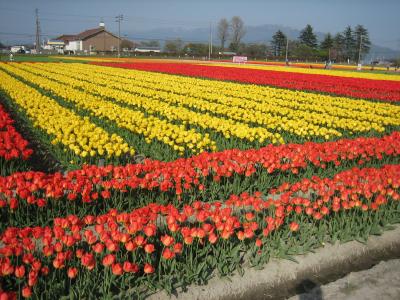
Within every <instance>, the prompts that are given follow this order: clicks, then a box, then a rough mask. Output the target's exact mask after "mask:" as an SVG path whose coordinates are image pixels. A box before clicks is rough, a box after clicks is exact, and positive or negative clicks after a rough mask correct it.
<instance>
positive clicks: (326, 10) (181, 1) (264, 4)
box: [0, 0, 400, 50]
mask: <svg viewBox="0 0 400 300" xmlns="http://www.w3.org/2000/svg"><path fill="white" fill-rule="evenodd" d="M35 8H38V10H39V17H40V24H41V31H42V33H43V35H44V36H46V37H50V38H52V37H56V36H58V35H60V34H63V33H78V32H81V31H83V30H84V29H87V28H94V27H97V25H98V23H99V21H100V20H101V19H103V20H104V22H105V24H106V28H107V29H108V30H110V31H112V32H116V31H117V23H116V22H115V16H117V15H119V14H123V16H124V20H123V21H122V24H121V28H122V29H121V30H122V33H123V32H124V30H125V31H129V32H139V31H146V30H150V29H155V28H173V27H180V28H188V29H192V28H201V27H208V26H209V23H210V22H213V24H216V23H217V22H218V20H219V19H221V18H223V17H225V18H227V19H230V18H231V17H232V16H235V15H238V16H241V17H242V19H243V21H244V23H245V25H249V26H257V25H264V24H276V25H283V26H288V27H292V28H294V29H302V28H304V27H305V25H306V24H311V25H312V26H313V28H314V30H315V31H318V32H331V33H336V32H339V31H343V29H344V28H345V27H346V26H347V25H351V26H352V27H354V26H355V25H357V24H362V25H364V26H365V27H366V28H367V29H368V30H369V33H370V39H371V41H372V42H373V43H375V44H377V45H380V46H385V47H391V48H392V49H397V50H400V0H380V1H376V0H335V1H332V0H331V1H329V0H264V1H263V0H247V1H244V0H198V1H194V0H140V1H137V0H11V1H10V0H0V41H1V42H3V43H5V42H13V41H17V40H21V41H22V40H25V41H33V40H34V33H35V13H34V11H35Z"/></svg>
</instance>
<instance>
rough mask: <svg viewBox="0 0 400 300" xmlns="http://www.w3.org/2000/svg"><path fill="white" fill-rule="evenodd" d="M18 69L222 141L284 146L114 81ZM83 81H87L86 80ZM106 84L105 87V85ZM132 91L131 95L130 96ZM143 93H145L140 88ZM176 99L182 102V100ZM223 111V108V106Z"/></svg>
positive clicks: (261, 132)
mask: <svg viewBox="0 0 400 300" xmlns="http://www.w3.org/2000/svg"><path fill="white" fill-rule="evenodd" d="M22 68H24V69H26V70H28V71H30V72H33V73H36V74H38V75H41V76H45V77H47V78H49V79H54V80H57V81H58V82H61V83H63V84H68V85H70V86H73V87H77V88H81V89H84V90H85V92H88V93H91V94H94V95H96V94H97V95H100V96H102V97H103V98H106V99H107V98H111V99H115V100H116V101H118V102H122V103H125V104H129V105H133V106H135V107H140V108H142V109H145V110H146V111H147V112H148V113H157V114H158V115H161V116H163V117H165V118H167V119H168V120H171V121H178V122H185V123H188V124H191V125H194V126H198V127H200V128H203V129H205V130H207V129H211V130H214V131H216V132H220V133H221V134H223V136H224V137H225V138H230V137H231V136H234V137H237V138H240V139H243V140H248V141H250V142H253V141H258V142H260V143H265V142H272V143H284V141H283V139H282V137H281V136H280V135H279V134H278V133H275V134H274V133H271V132H269V131H268V130H267V129H265V128H263V127H250V126H249V125H247V124H246V123H239V122H236V121H234V120H231V119H224V118H219V117H216V116H212V115H210V114H209V113H198V112H195V111H193V110H190V109H188V108H185V107H183V106H175V105H171V104H172V101H169V102H167V101H160V100H157V99H156V97H149V96H150V95H149V94H146V95H145V96H146V97H143V96H140V95H138V93H137V91H136V90H135V89H134V87H133V86H127V85H125V86H126V87H127V88H128V89H129V91H130V92H126V91H124V90H123V89H118V88H119V87H120V86H121V85H120V84H118V83H117V82H115V84H114V82H113V81H110V80H107V81H106V82H104V81H103V80H101V79H100V78H97V76H96V75H95V74H93V76H92V78H88V77H87V76H86V75H85V74H80V75H79V74H78V75H72V76H71V75H70V74H71V70H65V71H64V72H62V71H60V69H57V71H54V68H51V66H50V67H48V66H46V64H45V65H42V66H41V67H38V65H35V66H28V65H26V66H23V67H22ZM74 78H75V79H74ZM85 78H86V80H88V81H86V80H85ZM106 83H109V84H108V85H107V84H106ZM132 91H133V92H134V93H132ZM143 92H145V90H144V89H143ZM153 92H154V90H153ZM160 93H161V94H160V97H161V98H163V99H165V98H164V97H163V96H165V94H166V93H165V92H160ZM172 96H173V95H172ZM180 98H181V99H185V98H182V97H180ZM167 99H169V98H167ZM186 100H189V99H186ZM189 101H190V100H189ZM179 104H182V103H179ZM220 106H221V105H220ZM223 109H226V107H224V108H223ZM233 111H235V110H233ZM237 119H238V118H237ZM264 119H265V120H266V121H267V122H269V120H268V119H267V118H266V117H264ZM271 127H275V126H271Z"/></svg>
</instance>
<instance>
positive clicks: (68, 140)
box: [0, 65, 135, 157]
mask: <svg viewBox="0 0 400 300" xmlns="http://www.w3.org/2000/svg"><path fill="white" fill-rule="evenodd" d="M3 66H4V65H0V67H3ZM0 88H1V89H2V90H3V91H4V92H5V93H6V94H7V95H8V96H9V97H10V98H11V99H12V100H13V101H14V102H15V103H16V104H17V105H18V106H19V107H20V108H22V109H23V110H24V111H25V113H26V115H27V116H28V117H29V118H30V120H31V121H32V123H33V125H34V126H35V127H38V128H40V129H41V130H43V131H44V132H46V133H47V134H48V135H49V136H51V138H52V141H51V142H52V144H62V145H63V146H64V147H65V149H69V150H71V151H72V152H73V153H75V154H76V155H78V156H81V157H85V156H95V155H104V156H107V157H111V156H120V155H121V154H123V153H128V152H129V153H130V154H131V155H133V154H134V153H135V151H134V149H133V148H129V146H128V144H127V143H126V142H124V140H123V139H122V138H121V137H120V136H117V135H115V134H112V135H110V134H109V133H107V132H106V131H104V130H103V129H102V128H100V127H98V126H96V125H94V124H93V123H91V122H90V121H89V120H88V118H82V117H80V116H78V115H76V114H74V113H73V112H71V111H70V110H68V109H66V108H64V107H62V106H60V105H59V104H58V103H57V102H56V101H54V100H52V99H51V98H49V97H47V96H45V95H42V94H41V93H39V92H38V91H37V90H35V89H34V88H32V87H30V86H28V85H26V84H24V83H22V82H21V81H19V80H17V79H15V78H13V77H12V76H10V75H8V74H7V73H6V72H4V71H2V70H0Z"/></svg>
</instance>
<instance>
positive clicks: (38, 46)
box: [35, 8, 40, 54]
mask: <svg viewBox="0 0 400 300" xmlns="http://www.w3.org/2000/svg"><path fill="white" fill-rule="evenodd" d="M35 15H36V45H35V48H36V54H39V51H40V22H39V10H38V9H37V8H36V9H35Z"/></svg>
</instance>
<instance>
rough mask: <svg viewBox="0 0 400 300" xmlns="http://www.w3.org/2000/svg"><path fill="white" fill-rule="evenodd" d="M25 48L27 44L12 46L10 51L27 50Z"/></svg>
mask: <svg viewBox="0 0 400 300" xmlns="http://www.w3.org/2000/svg"><path fill="white" fill-rule="evenodd" d="M25 50H26V49H25V46H12V47H11V50H10V51H11V52H12V53H18V52H22V51H23V52H25Z"/></svg>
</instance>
